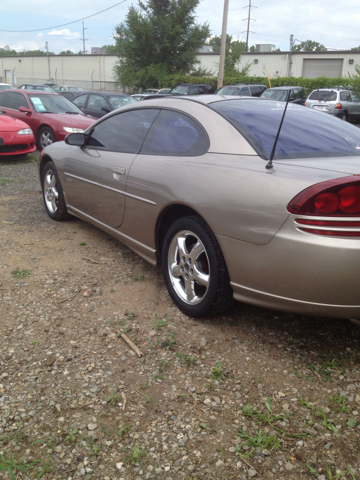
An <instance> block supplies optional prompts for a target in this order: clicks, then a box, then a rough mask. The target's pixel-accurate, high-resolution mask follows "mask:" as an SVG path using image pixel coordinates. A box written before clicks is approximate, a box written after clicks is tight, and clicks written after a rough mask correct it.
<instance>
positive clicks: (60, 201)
mask: <svg viewBox="0 0 360 480" xmlns="http://www.w3.org/2000/svg"><path fill="white" fill-rule="evenodd" d="M41 178H42V192H43V200H44V205H45V210H46V213H47V214H48V215H49V217H50V218H52V219H53V220H58V221H61V220H66V219H67V218H69V216H70V215H69V213H68V211H67V209H66V205H65V198H64V192H63V189H62V187H61V183H60V179H59V175H58V172H57V170H56V168H55V165H54V164H53V162H48V163H46V164H45V166H44V169H43V172H42V176H41Z"/></svg>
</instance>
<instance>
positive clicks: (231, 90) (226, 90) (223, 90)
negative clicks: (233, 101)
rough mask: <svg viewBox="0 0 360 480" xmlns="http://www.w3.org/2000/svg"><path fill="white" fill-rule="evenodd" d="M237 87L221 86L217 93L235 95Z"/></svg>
mask: <svg viewBox="0 0 360 480" xmlns="http://www.w3.org/2000/svg"><path fill="white" fill-rule="evenodd" d="M238 91H239V89H238V88H237V87H222V88H219V90H218V91H217V93H218V94H219V95H237V94H238Z"/></svg>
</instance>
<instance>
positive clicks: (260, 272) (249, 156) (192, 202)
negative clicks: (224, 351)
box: [39, 95, 360, 318]
mask: <svg viewBox="0 0 360 480" xmlns="http://www.w3.org/2000/svg"><path fill="white" fill-rule="evenodd" d="M284 108H285V102H276V101H273V100H263V99H259V98H246V97H241V98H234V97H224V96H220V95H202V96H199V97H191V98H182V97H177V98H173V97H166V98H161V97H160V98H156V99H152V100H148V101H146V102H141V103H138V104H136V105H135V104H134V105H130V106H128V107H125V108H122V109H121V110H116V111H114V112H112V113H110V114H108V115H106V116H105V117H103V118H101V119H100V120H99V121H98V122H96V123H95V124H94V125H93V126H92V127H90V128H89V129H88V130H87V131H86V132H85V134H71V135H69V136H68V137H67V138H66V140H65V142H57V143H54V144H53V145H50V146H49V147H46V148H45V150H44V151H43V152H42V155H41V157H40V163H39V174H40V180H41V185H42V190H43V198H44V203H45V208H46V211H47V213H48V215H49V216H50V217H51V218H53V219H54V220H64V219H65V218H66V217H67V215H68V214H71V215H74V216H76V217H78V218H81V219H83V220H86V221H88V222H91V223H92V224H93V225H96V226H97V227H99V228H101V229H102V230H104V231H106V232H108V233H109V234H110V235H113V236H114V237H116V238H117V239H119V240H121V241H122V242H123V243H124V244H126V245H128V246H129V247H130V248H132V249H133V250H134V251H135V252H137V253H138V254H139V255H141V256H142V257H143V258H145V259H146V260H147V261H149V262H150V263H152V264H153V265H155V264H157V263H161V264H162V268H163V273H164V277H165V281H166V285H167V288H168V290H169V293H170V295H171V297H172V299H173V301H174V302H175V303H176V305H177V306H178V308H179V309H180V310H182V311H183V312H185V313H186V314H188V315H191V316H194V317H199V316H204V315H211V314H219V313H221V312H223V311H225V310H226V309H227V308H229V307H230V306H231V304H232V301H233V299H236V300H240V301H243V302H247V303H251V304H254V305H259V306H264V307H269V308H274V309H280V310H286V311H291V312H301V313H307V314H312V315H322V316H333V317H340V318H360V291H359V287H358V285H359V279H360V177H359V176H357V174H358V173H359V170H360V130H359V129H357V128H356V127H354V126H353V125H349V124H347V123H345V122H341V121H340V120H339V119H337V118H333V117H331V116H324V115H322V114H321V113H319V112H316V111H312V110H310V109H305V108H304V107H302V106H297V105H292V104H289V105H288V107H287V111H286V114H285V117H284V121H283V125H282V129H281V132H280V135H279V139H278V142H277V144H276V146H275V147H274V144H275V138H276V135H277V133H278V131H279V125H280V122H281V118H282V117H283V114H284ZM273 150H274V152H273V155H274V160H273V165H272V166H271V165H269V163H268V161H269V158H270V156H271V154H272V151H273ZM266 166H268V167H270V168H266Z"/></svg>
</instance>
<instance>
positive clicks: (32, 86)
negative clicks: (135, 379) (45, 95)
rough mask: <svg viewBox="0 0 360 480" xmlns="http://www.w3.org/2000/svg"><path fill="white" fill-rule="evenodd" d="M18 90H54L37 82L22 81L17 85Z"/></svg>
mask: <svg viewBox="0 0 360 480" xmlns="http://www.w3.org/2000/svg"><path fill="white" fill-rule="evenodd" d="M18 89H19V90H32V91H37V90H41V91H42V92H53V93H54V90H53V89H52V88H51V87H49V85H41V84H37V83H23V84H22V85H20V86H19V87H18Z"/></svg>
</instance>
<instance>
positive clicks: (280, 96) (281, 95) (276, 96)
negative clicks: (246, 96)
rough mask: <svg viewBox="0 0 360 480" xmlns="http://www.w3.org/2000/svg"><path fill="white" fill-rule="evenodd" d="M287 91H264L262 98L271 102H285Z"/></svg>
mask: <svg viewBox="0 0 360 480" xmlns="http://www.w3.org/2000/svg"><path fill="white" fill-rule="evenodd" d="M288 91H289V90H271V89H270V88H269V89H268V90H265V91H264V92H263V93H262V94H261V97H262V98H271V99H272V100H280V101H283V102H285V100H286V98H287V95H288Z"/></svg>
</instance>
